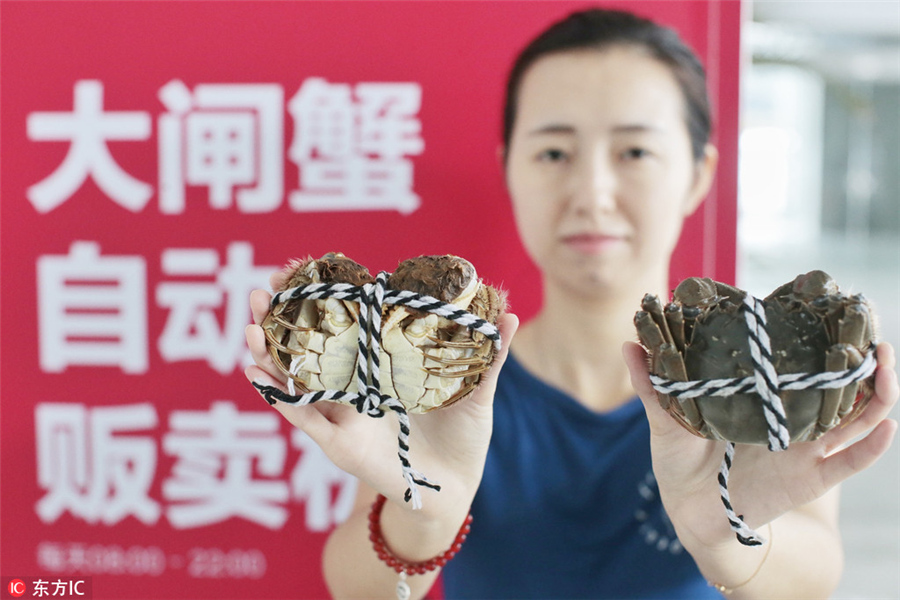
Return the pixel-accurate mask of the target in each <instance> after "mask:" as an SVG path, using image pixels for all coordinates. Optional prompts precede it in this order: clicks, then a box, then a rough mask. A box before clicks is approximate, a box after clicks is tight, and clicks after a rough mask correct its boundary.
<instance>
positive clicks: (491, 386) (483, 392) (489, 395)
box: [472, 313, 519, 406]
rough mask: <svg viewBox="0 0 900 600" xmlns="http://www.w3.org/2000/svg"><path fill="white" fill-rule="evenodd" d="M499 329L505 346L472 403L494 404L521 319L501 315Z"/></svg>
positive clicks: (498, 320)
mask: <svg viewBox="0 0 900 600" xmlns="http://www.w3.org/2000/svg"><path fill="white" fill-rule="evenodd" d="M497 328H498V329H499V330H500V339H501V340H502V342H503V346H502V348H501V349H500V352H499V353H498V354H497V356H495V357H494V363H493V364H492V365H491V368H490V370H488V372H487V373H485V375H484V377H482V378H481V382H480V383H479V384H478V389H477V390H476V391H475V393H474V394H472V401H474V402H478V403H479V404H482V405H485V406H490V405H491V404H492V403H493V402H494V392H495V391H496V390H497V377H498V376H499V375H500V369H502V368H503V364H504V363H505V362H506V357H507V356H509V346H510V342H512V339H513V336H515V334H516V331H517V330H518V328H519V317H517V316H516V315H514V314H512V313H506V314H504V315H501V316H500V318H499V319H497Z"/></svg>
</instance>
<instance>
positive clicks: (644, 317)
mask: <svg viewBox="0 0 900 600" xmlns="http://www.w3.org/2000/svg"><path fill="white" fill-rule="evenodd" d="M745 296H746V292H744V291H742V290H739V289H737V288H734V287H731V286H729V285H725V284H723V283H719V282H715V281H712V280H711V279H707V278H704V279H701V278H697V277H692V278H689V279H686V280H684V281H682V282H681V283H680V284H679V285H678V287H677V288H676V289H675V292H674V298H673V301H672V302H671V303H669V304H668V305H666V306H665V307H663V305H662V303H661V302H660V300H659V298H657V297H656V296H654V295H652V294H647V295H646V296H644V299H643V301H642V303H641V308H642V310H640V311H638V312H637V313H636V314H635V327H636V329H637V332H638V336H639V338H640V340H641V343H642V344H643V345H644V346H645V347H646V348H647V349H648V350H649V351H650V355H651V365H650V370H651V372H652V373H654V374H655V375H659V376H661V377H664V378H666V379H669V380H673V381H697V380H708V379H719V378H732V377H747V376H751V375H753V372H754V366H753V361H752V359H751V356H750V343H749V341H748V331H747V325H746V323H745V320H744V318H743V317H742V315H741V310H742V304H743V301H744V298H745ZM763 305H764V306H765V314H766V321H767V323H768V326H767V331H768V335H769V338H770V343H771V349H772V358H771V362H772V364H773V365H774V367H775V370H776V372H777V373H778V374H782V375H783V374H788V373H821V372H823V371H843V370H845V369H853V368H856V367H858V366H859V365H860V364H861V363H862V362H863V359H864V354H865V353H866V352H868V351H871V349H872V347H873V346H874V338H875V335H874V331H873V329H874V328H873V316H872V312H871V310H870V307H869V305H868V303H867V301H866V300H865V298H864V297H863V296H862V295H859V294H857V295H853V296H848V295H845V294H843V293H841V292H840V290H839V289H838V286H837V284H836V283H835V282H834V280H833V279H832V278H831V277H830V276H829V275H828V274H827V273H825V272H823V271H810V272H809V273H806V274H804V275H799V276H797V277H796V278H795V279H794V280H793V281H791V282H788V283H786V284H784V285H782V286H780V287H779V288H777V289H776V290H775V291H774V292H772V294H770V295H769V296H768V297H766V298H765V299H764V300H763ZM872 394H873V378H872V376H870V377H868V378H866V379H864V380H862V381H860V382H858V383H852V384H850V385H847V386H846V387H844V388H837V389H824V390H823V389H803V390H782V391H781V392H780V395H781V399H782V403H783V406H784V409H785V415H786V417H787V422H788V431H789V432H790V436H791V441H807V440H814V439H816V438H818V437H819V436H821V435H822V434H823V433H825V432H826V431H828V430H830V429H831V428H833V427H835V426H836V425H838V424H839V423H841V422H845V421H846V422H849V421H850V420H852V419H854V418H856V417H857V416H858V415H859V413H860V412H861V411H862V409H863V408H864V407H865V405H866V403H867V402H868V401H869V399H870V398H871V396H872ZM658 397H659V402H660V405H661V406H662V407H663V408H664V409H666V410H667V411H668V412H669V413H670V414H671V415H672V416H673V417H674V418H675V419H676V420H677V421H678V422H679V423H681V424H682V425H683V426H684V427H685V428H686V429H687V430H688V431H690V432H692V433H694V434H696V435H699V436H701V437H705V438H709V439H720V440H728V441H732V442H742V443H752V444H765V443H767V433H766V432H767V428H766V422H765V417H764V415H763V412H762V410H761V409H760V399H759V397H758V396H757V395H756V394H755V393H745V394H735V395H733V396H730V397H728V398H713V397H704V396H700V397H697V398H677V399H676V398H672V397H670V396H667V395H665V394H659V395H658Z"/></svg>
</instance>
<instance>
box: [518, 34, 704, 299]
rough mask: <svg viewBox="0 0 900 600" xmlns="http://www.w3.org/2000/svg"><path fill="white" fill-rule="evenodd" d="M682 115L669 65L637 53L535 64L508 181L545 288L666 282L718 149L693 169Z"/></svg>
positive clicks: (523, 94) (612, 51)
mask: <svg viewBox="0 0 900 600" xmlns="http://www.w3.org/2000/svg"><path fill="white" fill-rule="evenodd" d="M684 114H685V110H684V100H683V96H682V93H681V90H680V89H679V87H678V83H677V82H676V80H675V78H674V76H673V75H672V74H671V72H670V71H669V69H668V67H666V66H665V65H664V64H662V63H660V62H658V61H657V60H655V59H653V58H652V57H650V56H649V55H648V54H646V53H645V52H644V51H643V50H641V49H638V48H630V47H612V48H609V49H605V50H600V51H598V50H578V51H570V52H564V53H558V54H551V55H548V56H545V57H543V58H541V59H539V60H538V61H537V62H536V63H534V64H533V65H532V66H531V67H530V69H529V70H528V71H527V72H526V74H525V76H524V78H523V79H522V82H521V85H520V88H519V97H518V113H517V115H516V121H515V126H514V129H513V132H512V136H511V138H510V146H509V148H508V149H507V165H506V166H507V171H506V176H507V186H508V188H509V192H510V195H511V197H512V201H513V208H514V211H515V214H516V222H517V224H518V228H519V234H520V236H521V238H522V241H523V243H524V245H525V248H526V249H527V251H528V252H529V254H530V255H531V257H532V259H533V260H534V261H535V262H536V263H537V265H538V267H539V268H540V269H541V271H542V272H543V274H544V279H545V281H546V282H547V283H557V284H560V285H563V286H565V287H567V288H573V286H574V289H577V290H581V291H584V292H587V293H596V292H597V291H603V290H607V291H608V290H610V289H615V288H621V287H622V286H623V285H626V284H627V285H638V286H646V285H653V286H657V285H659V284H660V282H661V283H662V284H663V285H664V284H665V282H666V277H667V272H668V265H669V259H670V256H671V253H672V250H673V249H674V247H675V244H676V242H677V240H678V236H679V234H680V232H681V226H682V222H683V220H684V218H685V217H686V216H687V215H688V214H690V213H691V212H692V211H693V210H694V208H696V206H697V205H698V204H699V202H700V200H701V199H702V197H703V195H704V194H705V193H706V191H707V189H708V186H709V182H710V180H711V178H712V171H713V170H714V167H715V150H714V149H713V148H712V147H709V148H708V157H707V158H706V160H703V161H701V162H700V164H695V161H694V160H693V157H692V156H691V143H690V137H689V134H688V129H687V124H686V122H685V118H684ZM646 291H655V290H650V289H648V290H646Z"/></svg>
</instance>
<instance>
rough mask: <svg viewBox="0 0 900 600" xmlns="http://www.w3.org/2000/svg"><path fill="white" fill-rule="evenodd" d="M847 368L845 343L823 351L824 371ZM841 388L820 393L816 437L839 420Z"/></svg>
mask: <svg viewBox="0 0 900 600" xmlns="http://www.w3.org/2000/svg"><path fill="white" fill-rule="evenodd" d="M846 368H847V346H846V344H835V345H834V346H832V347H831V348H829V349H828V350H827V351H826V352H825V370H826V371H843V370H844V369H846ZM842 396H843V390H842V389H841V388H838V389H828V390H824V391H823V394H822V407H821V408H820V409H819V422H818V427H817V428H816V429H817V430H818V433H817V434H816V436H815V437H818V436H819V435H821V434H822V433H824V432H826V431H828V430H829V429H831V428H832V427H834V425H835V424H836V423H835V422H836V421H837V420H839V418H840V417H838V407H839V406H840V404H841V397H842Z"/></svg>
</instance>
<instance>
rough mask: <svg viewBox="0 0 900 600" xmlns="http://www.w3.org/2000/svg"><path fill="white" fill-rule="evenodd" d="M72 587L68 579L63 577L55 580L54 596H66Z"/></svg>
mask: <svg viewBox="0 0 900 600" xmlns="http://www.w3.org/2000/svg"><path fill="white" fill-rule="evenodd" d="M69 587H70V582H69V581H68V580H66V581H63V580H62V579H57V580H56V581H54V582H53V595H54V596H65V595H66V592H67V591H68V589H69Z"/></svg>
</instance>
